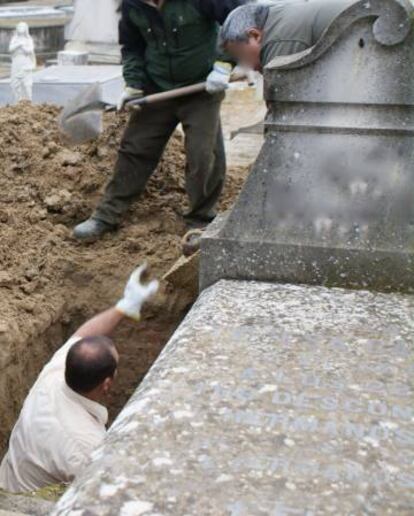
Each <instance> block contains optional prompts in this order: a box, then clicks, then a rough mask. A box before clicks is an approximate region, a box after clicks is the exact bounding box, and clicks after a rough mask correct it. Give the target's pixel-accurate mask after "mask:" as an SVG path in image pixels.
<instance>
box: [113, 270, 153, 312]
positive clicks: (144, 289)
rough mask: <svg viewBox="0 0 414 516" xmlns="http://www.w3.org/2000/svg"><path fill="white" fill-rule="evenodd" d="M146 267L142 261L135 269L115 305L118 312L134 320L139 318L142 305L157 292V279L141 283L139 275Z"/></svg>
mask: <svg viewBox="0 0 414 516" xmlns="http://www.w3.org/2000/svg"><path fill="white" fill-rule="evenodd" d="M146 268H147V264H146V263H144V264H143V265H141V267H138V268H137V269H135V271H134V272H133V273H132V274H131V276H130V278H129V280H128V283H127V284H126V287H125V291H124V297H123V298H122V299H121V300H120V301H118V303H117V305H116V309H117V310H118V311H119V312H121V313H123V314H124V315H126V316H128V317H131V319H134V320H135V321H139V319H140V315H141V308H142V305H143V304H144V303H145V301H147V300H148V299H149V298H150V297H152V296H153V295H154V294H156V293H157V290H158V287H159V283H158V281H157V280H152V281H151V282H150V283H148V284H144V283H142V279H141V276H142V274H143V272H144V271H145V269H146Z"/></svg>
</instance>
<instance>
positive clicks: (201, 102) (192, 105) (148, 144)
mask: <svg viewBox="0 0 414 516" xmlns="http://www.w3.org/2000/svg"><path fill="white" fill-rule="evenodd" d="M223 98H224V94H221V93H220V94H216V95H210V94H209V93H198V94H195V95H191V96H188V97H183V98H180V99H174V100H169V101H166V102H161V103H160V104H153V105H152V106H147V107H144V108H143V109H142V111H140V112H135V113H133V114H132V115H131V118H130V120H129V123H128V126H127V128H126V130H125V133H124V136H123V138H122V141H121V146H120V149H119V154H118V160H117V163H116V166H115V173H114V175H113V177H112V179H111V181H110V182H109V183H108V185H107V187H106V190H105V194H104V197H103V199H102V201H101V202H100V204H99V205H98V207H97V208H96V212H95V214H94V218H96V219H98V220H101V221H103V222H106V223H108V224H111V225H117V224H118V223H119V222H120V220H121V218H122V216H123V214H124V213H125V211H126V210H127V209H128V207H129V206H130V204H131V203H132V202H133V201H134V200H135V199H137V198H138V197H139V195H140V194H142V192H143V191H144V189H145V185H146V183H147V181H148V179H149V178H150V176H151V174H152V173H153V172H154V170H155V169H156V167H157V165H158V162H159V160H160V158H161V155H162V153H163V151H164V148H165V146H166V144H167V142H168V140H169V138H170V137H171V135H172V133H173V132H174V130H175V128H176V127H177V125H178V123H180V122H181V123H182V126H183V129H184V134H185V151H186V156H187V164H186V171H185V174H186V175H185V180H186V190H187V194H188V197H189V201H190V211H189V213H188V214H186V217H187V218H188V219H190V220H200V221H210V220H211V219H212V218H214V216H215V205H216V203H217V201H218V198H219V196H220V193H221V191H222V189H223V184H224V179H225V173H226V158H225V152H224V142H223V133H222V130H221V123H220V105H221V102H222V100H223Z"/></svg>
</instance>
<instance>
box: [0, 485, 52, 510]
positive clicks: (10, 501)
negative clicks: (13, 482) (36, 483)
mask: <svg viewBox="0 0 414 516" xmlns="http://www.w3.org/2000/svg"><path fill="white" fill-rule="evenodd" d="M52 508H53V503H52V502H48V501H46V500H42V499H40V498H33V497H29V496H23V495H13V494H7V493H5V492H3V491H0V516H6V515H10V516H11V515H13V514H15V515H16V516H17V515H19V514H27V515H30V516H46V515H47V514H50V512H51V510H52Z"/></svg>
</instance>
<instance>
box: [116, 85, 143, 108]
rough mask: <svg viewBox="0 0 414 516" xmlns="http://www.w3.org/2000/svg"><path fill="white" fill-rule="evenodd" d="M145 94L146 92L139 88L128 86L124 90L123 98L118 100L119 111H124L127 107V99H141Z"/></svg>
mask: <svg viewBox="0 0 414 516" xmlns="http://www.w3.org/2000/svg"><path fill="white" fill-rule="evenodd" d="M143 96H144V92H143V91H142V90H139V89H138V88H130V87H129V86H127V87H126V88H125V89H124V91H123V92H122V95H121V98H120V99H119V100H118V104H117V106H116V110H117V111H123V110H124V108H125V102H126V101H127V100H132V99H133V98H134V99H140V98H142V97H143Z"/></svg>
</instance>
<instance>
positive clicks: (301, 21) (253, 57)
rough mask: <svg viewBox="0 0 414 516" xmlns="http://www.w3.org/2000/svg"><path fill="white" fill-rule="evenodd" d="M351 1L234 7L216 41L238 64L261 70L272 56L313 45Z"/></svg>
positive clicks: (284, 0) (277, 1) (289, 0)
mask: <svg viewBox="0 0 414 516" xmlns="http://www.w3.org/2000/svg"><path fill="white" fill-rule="evenodd" d="M354 2H355V0H274V1H273V2H258V3H253V4H248V5H245V6H242V7H238V8H237V9H235V10H234V11H233V12H231V13H230V15H229V16H228V17H227V20H226V21H225V23H224V24H223V26H222V28H221V31H220V36H219V43H220V46H221V48H222V49H224V50H226V51H227V52H228V53H230V54H231V55H232V56H233V57H234V58H235V59H236V60H237V61H238V62H239V63H240V64H243V65H246V66H248V67H251V68H253V69H254V70H258V71H261V70H262V68H263V67H264V66H266V65H267V64H268V63H269V62H270V61H271V60H272V59H274V58H275V57H277V56H281V55H288V54H296V53H297V52H302V51H303V50H306V49H307V48H309V47H311V46H313V45H314V44H315V43H316V42H317V41H318V39H319V38H320V37H321V35H322V33H323V32H324V30H325V29H326V28H327V27H328V25H329V24H330V23H331V22H332V21H333V19H334V18H336V17H337V16H338V15H339V14H340V13H341V12H342V11H344V10H345V9H346V8H347V7H349V6H350V5H351V4H353V3H354Z"/></svg>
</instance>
